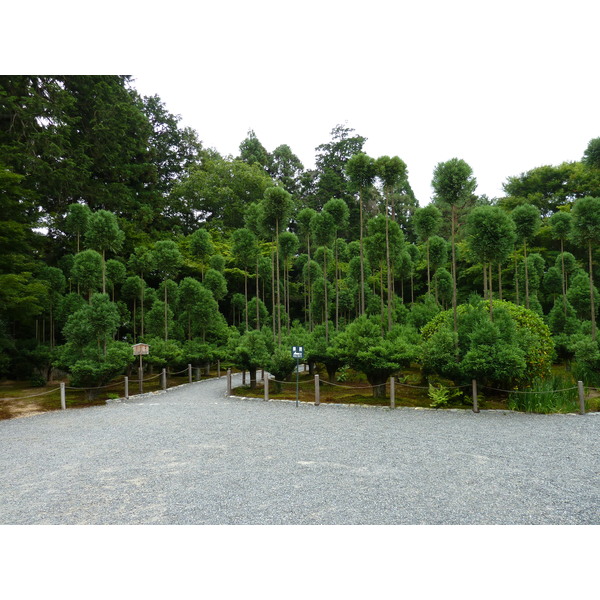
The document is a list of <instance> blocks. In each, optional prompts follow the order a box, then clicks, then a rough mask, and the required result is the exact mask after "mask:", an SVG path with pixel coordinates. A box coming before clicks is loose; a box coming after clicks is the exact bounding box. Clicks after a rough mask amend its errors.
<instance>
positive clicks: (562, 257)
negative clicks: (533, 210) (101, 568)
mask: <svg viewBox="0 0 600 600" xmlns="http://www.w3.org/2000/svg"><path fill="white" fill-rule="evenodd" d="M560 262H561V270H562V295H563V311H564V313H565V322H566V320H567V286H566V283H565V249H564V242H563V239H562V238H561V239H560Z"/></svg>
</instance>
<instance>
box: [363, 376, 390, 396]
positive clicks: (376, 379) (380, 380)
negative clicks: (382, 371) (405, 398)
mask: <svg viewBox="0 0 600 600" xmlns="http://www.w3.org/2000/svg"><path fill="white" fill-rule="evenodd" d="M367 379H368V381H369V383H370V384H371V385H372V386H373V398H385V391H386V390H385V384H386V382H387V378H386V377H381V376H371V377H367Z"/></svg>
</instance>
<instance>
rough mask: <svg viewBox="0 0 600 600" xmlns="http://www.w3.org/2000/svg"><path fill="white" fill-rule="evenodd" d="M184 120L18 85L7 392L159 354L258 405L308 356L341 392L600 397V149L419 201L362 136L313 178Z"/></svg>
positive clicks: (101, 376) (12, 122) (11, 93)
mask: <svg viewBox="0 0 600 600" xmlns="http://www.w3.org/2000/svg"><path fill="white" fill-rule="evenodd" d="M179 120H180V119H179V117H178V116H175V115H172V114H170V113H169V111H168V110H167V108H166V107H165V105H164V103H163V102H162V101H161V99H160V98H159V97H158V96H152V97H141V96H140V95H139V94H138V93H137V92H136V90H135V88H134V85H133V82H132V80H131V78H129V77H127V76H0V203H1V207H2V211H1V217H0V218H1V221H0V377H3V378H8V379H14V380H30V381H31V382H36V383H38V384H39V385H43V384H44V383H45V382H46V381H47V380H48V379H49V378H51V377H53V375H54V374H56V373H62V374H67V375H68V377H69V379H70V381H71V383H72V384H73V385H76V386H94V385H102V384H103V383H106V382H108V381H110V380H111V379H112V378H114V377H115V376H117V375H119V374H122V373H125V372H126V371H127V370H128V369H131V367H132V364H133V361H134V357H133V356H132V353H131V344H133V343H136V342H139V341H144V342H146V343H149V344H150V346H151V354H150V356H149V357H148V362H149V363H150V364H151V365H154V366H156V367H164V366H169V367H173V368H181V367H182V366H185V365H187V364H188V363H190V364H193V365H196V366H200V365H205V364H206V363H207V362H208V363H210V362H211V361H214V360H216V359H217V358H220V359H226V360H229V361H231V362H232V363H233V364H235V365H237V366H239V368H243V369H246V370H249V371H250V374H251V378H252V383H253V384H254V382H255V378H256V369H258V368H262V367H264V368H268V369H269V370H270V371H271V372H272V373H273V374H274V375H275V376H276V377H277V378H282V379H283V378H286V377H288V376H289V375H290V374H291V372H292V371H293V369H294V366H295V361H294V360H293V359H292V358H291V356H290V347H291V346H292V345H294V346H297V345H302V346H304V347H305V348H306V354H305V359H306V361H307V362H309V363H310V364H311V367H312V366H314V365H317V366H320V367H322V368H323V369H324V370H325V371H326V372H327V373H328V376H329V378H330V380H331V381H335V379H336V376H337V373H338V372H339V371H340V370H342V369H346V368H349V369H352V370H353V371H355V372H357V373H362V374H363V375H364V376H365V377H366V378H367V380H368V381H369V383H370V384H371V385H374V386H377V385H380V384H381V382H382V381H383V382H385V380H386V379H387V378H388V377H389V376H390V375H393V374H396V375H401V374H402V370H403V369H405V368H408V367H410V366H411V365H412V366H413V367H414V366H415V365H417V366H418V368H419V369H420V370H421V373H422V378H423V381H427V380H429V381H433V380H436V378H437V379H438V380H442V379H443V380H444V381H451V382H454V383H460V382H464V381H470V380H471V379H472V378H478V379H479V380H480V381H483V382H487V383H489V384H490V385H492V384H493V385H501V386H511V387H512V386H516V385H520V386H531V385H535V384H536V382H540V381H543V380H544V379H545V378H547V377H548V376H549V374H550V371H551V367H552V365H553V364H557V363H561V364H563V365H567V367H568V369H569V371H570V372H572V373H573V375H574V376H575V377H576V378H578V379H581V380H583V381H585V383H586V385H598V384H599V383H600V382H599V381H598V379H599V377H600V348H599V346H598V340H597V325H596V318H597V313H598V304H599V298H598V290H597V288H596V286H595V284H594V282H595V281H597V277H598V270H597V260H596V257H597V251H598V244H599V242H600V138H594V139H591V141H590V142H589V145H588V146H587V148H582V159H581V161H577V162H565V163H563V164H560V165H547V166H540V167H537V168H535V169H532V170H530V171H528V172H524V173H521V174H519V175H513V176H511V175H510V174H507V175H506V181H505V184H504V192H505V195H504V197H501V198H488V197H486V196H480V195H478V194H477V181H476V173H473V172H472V169H471V168H470V166H469V165H468V164H467V163H466V162H465V161H464V160H461V159H460V158H451V157H450V158H449V160H448V161H446V162H443V163H439V164H438V165H436V166H435V168H434V169H433V171H432V187H433V189H434V196H433V198H431V199H429V198H420V199H417V198H416V197H415V195H414V193H413V191H412V189H411V186H410V182H409V181H410V165H406V164H405V163H404V161H403V160H402V158H401V157H397V156H394V157H388V156H381V157H369V156H367V155H366V154H365V153H364V152H363V146H364V144H365V141H366V138H365V137H363V136H362V135H360V134H358V133H357V132H356V131H354V130H353V129H352V128H350V127H349V126H347V125H336V126H335V127H333V129H332V130H331V132H330V138H329V140H327V141H325V142H323V143H321V144H319V145H318V146H316V148H315V168H314V169H305V168H304V166H303V165H302V163H301V161H300V160H299V159H298V157H297V156H296V155H295V154H294V152H293V150H292V149H291V148H290V147H289V146H287V145H281V146H279V147H277V148H275V149H272V150H268V149H266V148H265V147H264V146H263V145H262V144H261V142H260V140H259V139H258V137H257V136H256V134H255V133H254V132H253V131H249V132H248V135H247V137H246V138H245V139H244V140H242V141H241V143H240V146H239V155H238V156H235V157H234V156H222V155H221V154H220V153H219V152H218V151H217V150H216V149H214V148H207V147H205V146H204V145H203V143H202V142H201V141H200V138H199V135H200V136H201V134H202V132H199V134H198V133H197V132H195V131H193V130H192V129H190V128H182V127H180V125H179ZM592 133H593V132H592ZM532 159H533V160H535V157H532ZM430 200H431V201H430Z"/></svg>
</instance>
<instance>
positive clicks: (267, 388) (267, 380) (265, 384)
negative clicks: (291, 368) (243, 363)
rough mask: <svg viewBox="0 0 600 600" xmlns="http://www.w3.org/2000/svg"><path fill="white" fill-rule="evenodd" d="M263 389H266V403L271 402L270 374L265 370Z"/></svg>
mask: <svg viewBox="0 0 600 600" xmlns="http://www.w3.org/2000/svg"><path fill="white" fill-rule="evenodd" d="M263 387H264V388H265V401H268V400H269V374H268V373H265V370H264V369H263Z"/></svg>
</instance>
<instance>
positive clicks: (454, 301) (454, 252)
mask: <svg viewBox="0 0 600 600" xmlns="http://www.w3.org/2000/svg"><path fill="white" fill-rule="evenodd" d="M455 229H456V206H455V205H454V204H453V205H452V315H453V318H454V333H455V334H458V315H457V311H456V247H455V243H454V236H455ZM455 346H456V350H457V351H458V337H456V339H455Z"/></svg>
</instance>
